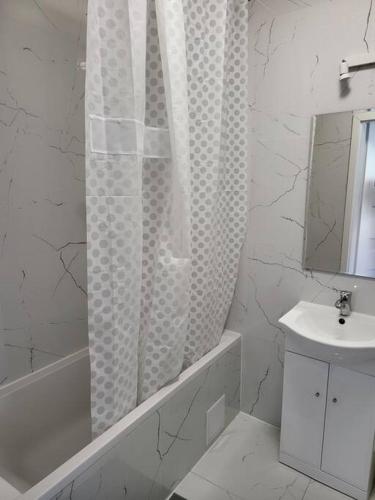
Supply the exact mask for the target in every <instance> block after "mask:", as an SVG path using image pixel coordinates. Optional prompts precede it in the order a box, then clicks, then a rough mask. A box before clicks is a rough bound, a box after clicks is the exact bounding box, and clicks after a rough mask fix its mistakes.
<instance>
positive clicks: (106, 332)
mask: <svg viewBox="0 0 375 500" xmlns="http://www.w3.org/2000/svg"><path fill="white" fill-rule="evenodd" d="M246 4H247V1H246V0H148V1H147V0H89V11H88V34H87V38H88V40H87V65H86V68H87V78H86V138H87V140H86V178H87V179H86V180H87V182H86V186H87V187H86V195H87V198H86V202H87V228H88V229H87V232H88V287H89V288H88V291H89V314H88V318H89V342H90V359H91V374H92V375H91V379H92V383H91V406H92V426H93V433H94V435H97V434H99V433H101V432H103V431H104V430H105V429H106V428H108V427H109V426H111V425H112V424H113V423H114V422H116V421H117V420H119V419H120V418H121V417H122V416H124V415H125V414H126V413H128V412H129V411H130V410H132V409H133V408H134V407H135V406H136V405H137V404H138V403H139V402H141V401H143V400H144V399H146V398H147V397H149V396H150V395H152V394H153V393H155V392H156V391H157V390H158V389H159V388H160V387H162V386H163V385H165V384H166V383H167V382H168V381H170V380H172V379H173V378H175V377H176V376H177V375H178V374H179V373H180V371H181V369H182V366H183V364H185V365H188V364H190V363H192V362H194V361H195V360H197V359H199V358H200V357H201V356H202V355H203V354H205V353H206V352H207V351H209V350H210V349H212V347H214V346H215V345H216V344H217V343H218V342H219V340H220V336H221V334H222V331H223V328H224V324H225V319H226V316H227V313H228V309H229V306H230V302H231V299H232V296H233V290H234V285H235V279H236V273H237V267H238V260H239V252H240V248H241V245H242V242H243V238H244V231H245V219H246V215H245V214H246V56H247V55H246V44H247V41H246V24H247V15H246Z"/></svg>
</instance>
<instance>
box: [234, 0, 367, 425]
mask: <svg viewBox="0 0 375 500" xmlns="http://www.w3.org/2000/svg"><path fill="white" fill-rule="evenodd" d="M297 3H301V4H302V3H304V4H307V3H311V4H312V3H314V7H304V8H297V5H296V4H297ZM370 6H371V3H370V0H356V1H353V0H332V1H328V0H327V1H324V0H322V1H320V2H312V0H311V1H310V2H302V1H301V2H288V1H287V0H278V1H276V0H262V2H260V1H258V0H253V1H252V2H251V3H250V12H249V25H250V39H249V44H250V69H249V85H250V102H249V110H250V132H249V134H250V158H249V171H250V177H251V179H250V209H249V210H250V211H249V213H250V217H249V224H248V226H249V227H248V237H247V242H246V245H245V248H244V250H243V254H242V262H241V268H240V277H239V282H238V285H237V290H236V295H235V298H234V303H233V307H232V310H231V313H230V317H229V320H228V325H229V327H230V328H232V329H234V330H237V331H240V332H242V334H243V340H244V364H243V386H242V406H243V409H244V410H245V411H248V412H250V413H252V414H254V415H255V416H257V417H259V418H262V419H265V420H267V421H269V422H272V423H276V424H278V423H279V421H280V408H281V388H282V372H283V345H284V331H283V330H282V329H281V328H280V327H279V326H278V324H277V319H278V318H279V317H280V316H281V315H282V314H283V313H285V312H286V311H287V310H288V309H290V308H291V307H292V306H293V305H295V304H296V302H298V300H300V299H306V300H310V301H315V302H319V303H325V304H333V302H334V300H335V299H336V297H337V290H336V289H346V288H348V289H351V290H353V291H354V299H353V305H354V308H355V309H356V310H358V311H364V312H370V313H374V312H375V310H374V304H375V282H373V281H371V280H369V279H361V278H351V277H342V276H334V275H332V274H327V273H313V274H311V273H308V272H305V271H303V270H302V267H301V259H302V245H303V226H304V212H305V196H306V177H307V167H308V155H309V138H310V120H311V116H312V115H314V114H319V113H328V112H335V111H346V110H350V109H358V108H366V107H370V106H371V107H373V106H374V102H375V95H374V93H375V70H368V71H364V72H360V73H358V74H357V75H356V76H355V77H354V78H353V79H352V80H351V81H350V82H349V85H350V90H349V91H345V89H342V88H341V87H340V84H339V80H338V72H339V61H340V59H341V58H342V57H344V56H347V55H353V54H357V53H363V52H366V51H367V49H368V50H375V38H374V35H375V9H374V11H371V10H370ZM289 8H293V9H295V10H293V11H292V12H286V13H284V14H282V12H283V11H285V10H288V9H289Z"/></svg>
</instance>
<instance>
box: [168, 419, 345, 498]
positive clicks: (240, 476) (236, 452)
mask: <svg viewBox="0 0 375 500" xmlns="http://www.w3.org/2000/svg"><path fill="white" fill-rule="evenodd" d="M278 454H279V429H278V428H277V427H274V426H272V425H269V424H267V423H265V422H262V421H261V420H258V419H256V418H254V417H251V416H249V415H247V414H245V413H240V414H239V415H238V416H237V417H236V418H235V419H234V421H233V422H232V423H231V424H230V425H229V426H228V427H227V429H226V430H225V431H224V432H223V434H222V435H221V436H220V437H219V439H218V440H217V441H216V442H215V443H214V444H213V446H212V447H211V448H210V449H209V450H208V451H207V453H205V455H204V456H203V457H202V458H201V460H200V461H199V462H198V463H197V464H196V466H195V467H194V468H193V470H192V472H191V473H190V474H189V475H188V476H186V478H185V479H184V480H183V481H182V483H180V485H179V486H178V488H177V489H176V492H177V493H179V494H180V495H182V496H184V497H186V498H187V499H188V500H214V499H215V500H228V499H229V500H231V499H235V500H279V499H282V500H348V498H349V497H347V496H346V495H343V494H342V493H339V492H337V491H335V490H332V489H330V488H328V487H327V486H324V485H322V484H320V483H317V482H315V481H313V480H312V479H310V478H308V477H306V476H304V475H303V474H301V473H299V472H297V471H295V470H294V469H291V468H289V467H287V466H285V465H282V464H280V463H279V461H278Z"/></svg>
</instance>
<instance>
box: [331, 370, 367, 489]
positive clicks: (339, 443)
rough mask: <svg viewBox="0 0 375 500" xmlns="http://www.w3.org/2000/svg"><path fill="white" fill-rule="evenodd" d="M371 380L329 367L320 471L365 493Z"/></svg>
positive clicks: (357, 374)
mask: <svg viewBox="0 0 375 500" xmlns="http://www.w3.org/2000/svg"><path fill="white" fill-rule="evenodd" d="M374 414H375V378H374V377H370V376H369V375H364V374H362V373H358V372H354V371H352V370H347V369H345V368H341V367H339V366H333V365H331V367H330V373H329V383H328V396H327V411H326V423H325V430H324V442H323V454H322V470H323V471H324V472H328V474H332V475H333V476H336V477H337V478H339V479H342V480H343V481H346V482H347V483H350V484H352V485H354V486H357V487H358V488H361V489H362V490H366V489H367V487H368V480H369V472H370V471H369V467H370V464H371V459H372V452H373V443H374V420H375V419H374Z"/></svg>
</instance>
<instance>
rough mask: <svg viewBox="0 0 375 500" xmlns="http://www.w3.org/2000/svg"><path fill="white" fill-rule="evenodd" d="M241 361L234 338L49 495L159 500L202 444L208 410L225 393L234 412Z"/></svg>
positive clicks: (192, 461)
mask: <svg viewBox="0 0 375 500" xmlns="http://www.w3.org/2000/svg"><path fill="white" fill-rule="evenodd" d="M240 365H241V345H240V342H238V341H237V342H236V344H235V346H234V347H232V348H231V349H230V350H229V351H227V352H226V353H224V354H223V355H222V356H221V357H220V358H219V359H217V360H216V361H214V362H213V363H212V364H211V365H210V366H208V367H207V369H205V370H204V371H203V372H202V373H201V374H199V375H198V376H196V377H195V378H193V379H192V380H191V381H190V382H189V383H188V384H187V385H186V386H185V387H184V388H183V389H181V390H180V391H179V392H177V393H176V394H175V396H173V397H172V398H171V399H170V400H169V401H167V402H166V403H165V404H164V405H163V406H161V407H160V408H159V409H158V410H156V411H155V412H154V413H152V414H151V415H150V416H149V417H148V418H147V419H146V420H145V421H143V422H142V423H141V424H140V425H138V426H137V427H136V428H135V430H133V431H132V432H131V433H130V434H129V435H127V436H125V437H124V438H123V439H122V440H121V441H120V442H119V443H118V444H117V445H116V446H115V447H114V448H112V449H111V450H110V451H109V452H107V453H106V454H105V455H104V456H102V457H101V458H100V459H99V460H98V461H97V462H96V463H95V465H93V466H92V467H90V468H89V469H87V470H86V471H85V472H84V473H83V474H81V475H80V476H79V477H77V478H76V479H75V480H74V481H73V482H72V483H70V484H69V485H67V486H66V487H65V488H64V490H62V491H60V492H59V493H58V494H57V495H54V496H53V497H51V500H52V499H53V500H65V499H69V500H75V499H79V500H92V499H93V498H95V499H96V500H108V499H109V498H110V499H111V500H122V499H123V498H125V497H126V499H130V500H139V499H141V498H142V499H148V500H164V499H165V498H166V497H167V496H168V494H169V493H171V492H172V491H173V489H174V487H175V486H176V484H177V483H178V482H179V481H181V479H182V478H183V477H184V476H185V475H186V474H187V473H188V472H189V471H190V469H191V468H192V466H193V465H194V464H195V463H196V462H197V460H198V459H199V458H200V457H201V456H202V455H203V453H204V452H205V451H206V449H207V446H206V435H205V433H206V411H207V409H208V408H209V407H210V406H211V405H212V404H213V403H214V402H215V401H217V399H219V397H221V395H222V394H225V396H226V416H227V423H228V424H229V422H230V421H231V420H232V419H233V418H234V417H235V416H236V415H237V414H238V412H239V389H240Z"/></svg>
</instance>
